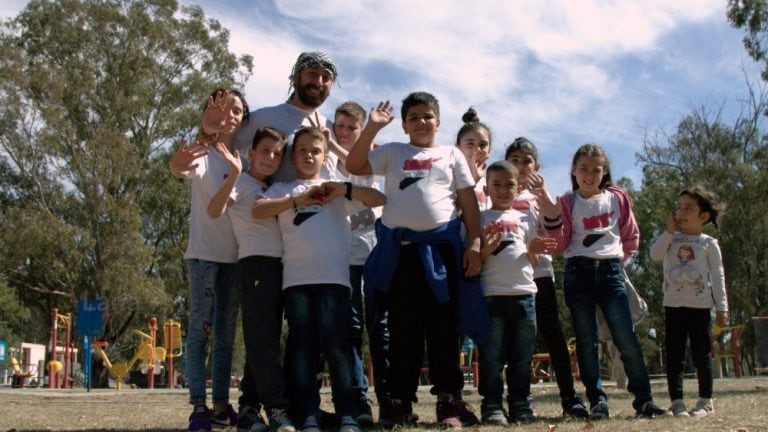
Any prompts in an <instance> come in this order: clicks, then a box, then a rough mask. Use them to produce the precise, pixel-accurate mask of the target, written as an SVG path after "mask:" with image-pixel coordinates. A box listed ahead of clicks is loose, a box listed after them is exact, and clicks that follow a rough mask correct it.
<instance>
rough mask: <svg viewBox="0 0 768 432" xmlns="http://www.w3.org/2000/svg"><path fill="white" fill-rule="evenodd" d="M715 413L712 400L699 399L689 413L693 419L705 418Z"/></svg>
mask: <svg viewBox="0 0 768 432" xmlns="http://www.w3.org/2000/svg"><path fill="white" fill-rule="evenodd" d="M713 412H715V403H714V401H713V400H712V399H706V398H701V399H699V401H698V402H696V406H694V407H693V409H692V410H691V411H690V413H689V414H690V415H691V416H693V417H706V416H708V415H710V414H712V413H713Z"/></svg>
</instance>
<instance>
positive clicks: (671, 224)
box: [667, 213, 677, 234]
mask: <svg viewBox="0 0 768 432" xmlns="http://www.w3.org/2000/svg"><path fill="white" fill-rule="evenodd" d="M675 231H677V221H676V220H675V214H674V213H672V214H670V215H669V218H667V232H668V233H670V234H674V233H675Z"/></svg>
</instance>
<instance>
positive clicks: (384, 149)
mask: <svg viewBox="0 0 768 432" xmlns="http://www.w3.org/2000/svg"><path fill="white" fill-rule="evenodd" d="M396 146H397V144H395V143H388V144H384V145H383V146H380V147H377V148H375V149H373V150H371V152H370V153H368V162H369V163H370V164H371V171H372V172H373V174H375V175H381V176H386V175H387V168H388V166H389V160H390V158H391V157H392V150H393V149H394V148H395V147H396Z"/></svg>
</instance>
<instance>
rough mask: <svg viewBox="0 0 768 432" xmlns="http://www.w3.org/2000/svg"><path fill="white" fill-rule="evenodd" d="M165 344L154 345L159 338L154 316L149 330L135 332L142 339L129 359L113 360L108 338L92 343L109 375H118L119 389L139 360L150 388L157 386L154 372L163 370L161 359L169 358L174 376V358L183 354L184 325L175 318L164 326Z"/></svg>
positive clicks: (115, 376)
mask: <svg viewBox="0 0 768 432" xmlns="http://www.w3.org/2000/svg"><path fill="white" fill-rule="evenodd" d="M163 331H164V339H165V347H159V346H155V341H156V340H157V319H155V318H154V317H152V318H150V320H149V332H150V334H147V333H144V332H142V331H140V330H134V331H133V333H134V334H136V335H137V336H139V337H140V338H141V342H140V343H139V346H138V348H136V352H135V353H134V355H133V357H132V358H131V360H129V361H128V362H121V363H112V362H111V361H110V360H109V356H107V353H106V352H105V351H104V348H105V347H107V346H109V343H108V342H106V341H95V342H93V346H94V347H95V348H96V350H97V352H98V354H99V356H100V357H101V359H102V360H103V361H104V365H105V366H106V367H107V369H108V370H109V373H110V375H112V376H113V377H114V378H115V382H116V385H117V389H118V390H120V389H121V388H122V386H123V380H124V379H125V377H126V376H127V375H128V373H129V372H130V371H131V369H132V368H133V366H134V365H135V364H136V362H137V361H140V363H139V368H140V369H141V371H142V373H145V374H147V384H148V387H149V388H154V387H155V375H159V374H160V372H161V371H162V369H163V365H162V361H163V360H164V359H168V361H169V376H171V377H172V376H173V366H172V362H173V358H174V357H178V356H180V355H181V325H180V324H179V323H178V322H176V321H172V320H171V321H168V322H166V323H165V325H164V326H163ZM171 380H172V378H169V379H168V383H169V387H171V384H172V381H171Z"/></svg>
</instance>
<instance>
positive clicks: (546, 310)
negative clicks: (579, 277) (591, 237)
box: [534, 277, 576, 402]
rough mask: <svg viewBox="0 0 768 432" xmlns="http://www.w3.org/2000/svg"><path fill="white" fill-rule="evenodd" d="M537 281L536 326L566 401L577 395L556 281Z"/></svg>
mask: <svg viewBox="0 0 768 432" xmlns="http://www.w3.org/2000/svg"><path fill="white" fill-rule="evenodd" d="M534 282H536V289H537V291H536V326H537V327H538V329H539V334H541V338H542V339H544V343H546V344H547V349H548V350H549V359H550V361H551V362H552V369H554V371H555V378H556V379H557V387H558V388H559V389H560V399H561V400H562V401H563V402H565V401H567V400H569V399H571V398H573V397H574V396H576V390H575V389H574V388H573V371H572V370H571V356H570V354H569V353H568V344H567V342H566V340H565V336H563V329H562V327H560V316H559V314H558V307H557V296H556V295H555V281H554V280H553V279H552V278H551V277H540V278H536V279H535V280H534Z"/></svg>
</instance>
